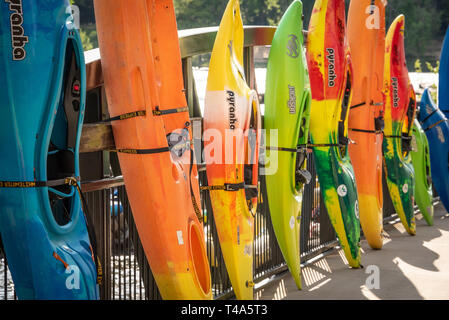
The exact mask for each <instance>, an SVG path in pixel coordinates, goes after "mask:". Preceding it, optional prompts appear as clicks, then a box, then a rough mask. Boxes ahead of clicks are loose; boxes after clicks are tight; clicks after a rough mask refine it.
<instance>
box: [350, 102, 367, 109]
mask: <svg viewBox="0 0 449 320" xmlns="http://www.w3.org/2000/svg"><path fill="white" fill-rule="evenodd" d="M364 105H366V102H362V103H359V104H356V105H354V106H351V108H350V109H355V108H358V107H362V106H364Z"/></svg>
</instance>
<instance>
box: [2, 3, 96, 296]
mask: <svg viewBox="0 0 449 320" xmlns="http://www.w3.org/2000/svg"><path fill="white" fill-rule="evenodd" d="M0 14H1V17H2V19H1V23H0V46H1V47H0V74H1V77H0V101H2V107H1V108H0V154H1V157H2V165H1V166H0V234H1V239H2V241H3V246H4V250H5V253H6V257H7V260H8V265H9V268H10V270H11V275H12V278H13V281H14V288H15V290H16V293H17V297H18V298H19V299H20V300H29V299H38V300H47V299H49V300H56V299H57V300H59V299H61V300H86V299H98V298H99V291H98V285H97V280H98V281H99V280H100V278H98V279H97V275H98V276H99V277H101V274H97V269H96V262H98V260H97V256H96V250H95V247H96V246H95V235H94V234H93V233H90V234H89V232H88V224H87V220H86V216H85V214H87V213H86V212H84V211H83V203H82V201H81V198H80V197H81V192H80V187H79V176H80V172H79V163H78V160H79V142H80V137H81V129H82V124H83V118H84V108H85V98H86V70H85V64H84V55H83V48H82V44H81V39H80V37H79V34H78V31H77V30H76V29H75V25H74V23H73V17H72V15H71V10H70V4H69V1H68V0H67V1H65V0H48V1H45V4H44V2H42V1H23V2H22V1H20V0H19V1H2V4H1V5H0ZM88 221H90V219H89V220H88ZM89 230H90V231H91V232H92V230H91V229H90V228H89ZM91 239H92V241H91Z"/></svg>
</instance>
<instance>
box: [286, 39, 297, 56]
mask: <svg viewBox="0 0 449 320" xmlns="http://www.w3.org/2000/svg"><path fill="white" fill-rule="evenodd" d="M287 55H288V56H289V57H291V58H298V57H299V41H298V37H297V36H296V35H294V34H291V35H289V36H288V41H287Z"/></svg>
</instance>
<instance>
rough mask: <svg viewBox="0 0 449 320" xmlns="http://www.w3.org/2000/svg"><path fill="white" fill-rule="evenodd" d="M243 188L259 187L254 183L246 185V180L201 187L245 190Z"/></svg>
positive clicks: (205, 188) (210, 189)
mask: <svg viewBox="0 0 449 320" xmlns="http://www.w3.org/2000/svg"><path fill="white" fill-rule="evenodd" d="M243 189H257V186H253V185H245V183H244V182H240V183H225V184H224V185H222V186H203V187H200V190H201V191H206V190H207V191H217V190H222V191H239V190H243Z"/></svg>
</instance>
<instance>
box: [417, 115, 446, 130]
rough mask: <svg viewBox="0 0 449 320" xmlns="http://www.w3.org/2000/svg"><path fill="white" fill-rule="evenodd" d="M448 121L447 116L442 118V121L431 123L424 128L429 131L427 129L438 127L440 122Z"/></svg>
mask: <svg viewBox="0 0 449 320" xmlns="http://www.w3.org/2000/svg"><path fill="white" fill-rule="evenodd" d="M446 121H447V119H446V118H444V119H441V120H440V121H437V122H435V123H434V124H432V125H430V126H429V127H427V128H425V129H423V130H424V132H427V131H429V130H430V129H433V128H435V127H436V126H437V125H439V124H440V123H443V122H446Z"/></svg>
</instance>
